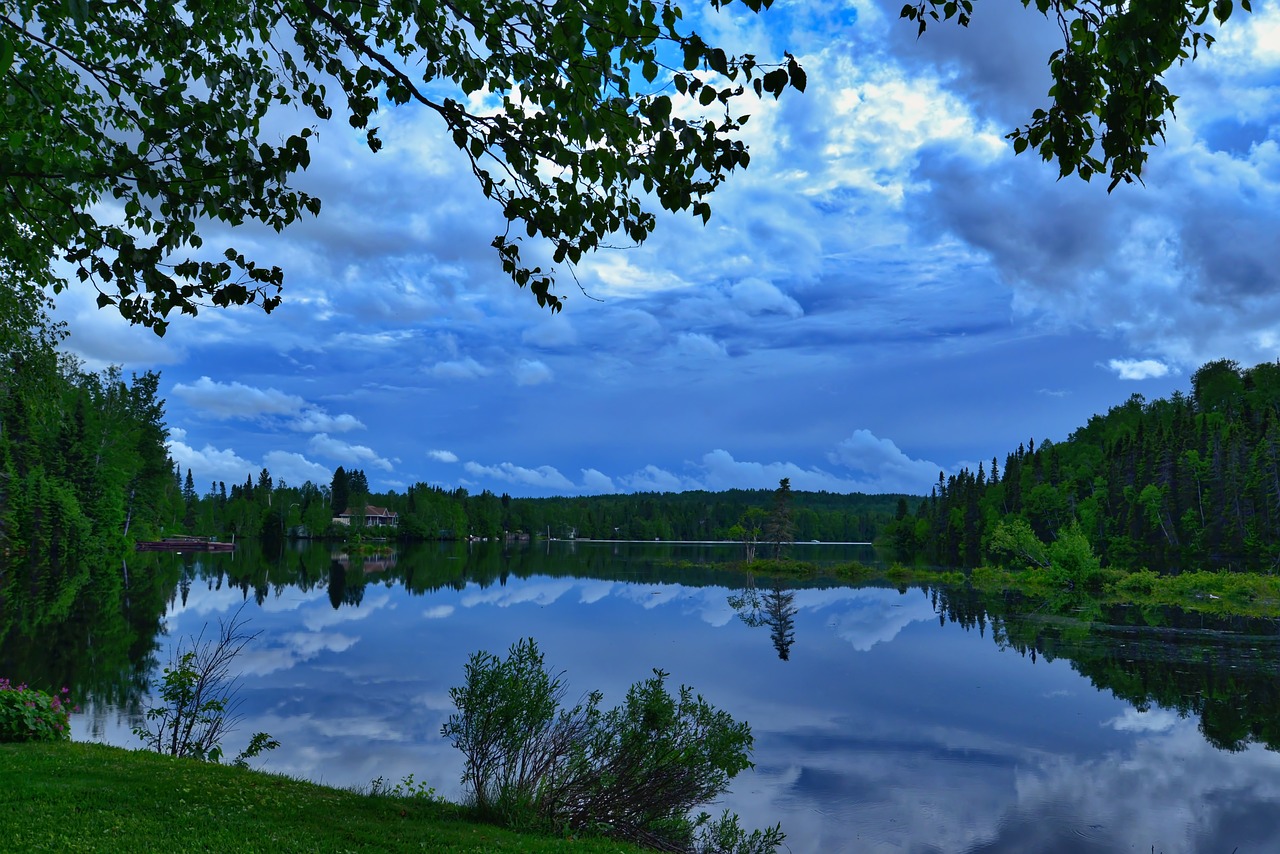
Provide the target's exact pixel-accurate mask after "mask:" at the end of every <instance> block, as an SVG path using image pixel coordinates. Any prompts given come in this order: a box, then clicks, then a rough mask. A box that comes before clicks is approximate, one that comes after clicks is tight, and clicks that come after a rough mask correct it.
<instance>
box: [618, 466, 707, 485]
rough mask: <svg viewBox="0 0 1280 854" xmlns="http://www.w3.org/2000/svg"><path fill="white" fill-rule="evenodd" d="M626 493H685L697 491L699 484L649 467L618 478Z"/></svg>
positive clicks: (655, 467)
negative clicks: (692, 490) (686, 491)
mask: <svg viewBox="0 0 1280 854" xmlns="http://www.w3.org/2000/svg"><path fill="white" fill-rule="evenodd" d="M618 483H620V484H622V487H623V489H624V490H625V491H626V492H683V491H685V490H687V489H697V488H698V484H697V482H696V481H693V480H691V479H688V478H682V477H680V476H679V475H675V474H672V473H671V472H669V471H666V470H665V469H660V468H658V467H657V466H655V465H652V464H650V465H647V466H645V467H644V468H642V469H641V470H640V471H638V472H635V473H634V474H630V475H627V476H625V477H620V478H618Z"/></svg>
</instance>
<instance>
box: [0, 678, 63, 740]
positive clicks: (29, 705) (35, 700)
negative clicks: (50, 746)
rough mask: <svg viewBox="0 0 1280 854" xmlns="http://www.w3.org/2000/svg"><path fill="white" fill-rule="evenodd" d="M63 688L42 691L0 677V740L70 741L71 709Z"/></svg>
mask: <svg viewBox="0 0 1280 854" xmlns="http://www.w3.org/2000/svg"><path fill="white" fill-rule="evenodd" d="M68 693H69V691H68V689H67V688H63V689H62V690H61V691H59V692H57V693H55V694H46V693H45V692H44V691H37V690H35V689H34V688H28V687H27V686H26V685H25V684H22V685H13V684H12V683H10V682H9V680H8V679H3V678H0V742H10V741H70V739H71V712H72V711H79V709H73V708H72V707H71V705H70V703H68V702H67V694H68Z"/></svg>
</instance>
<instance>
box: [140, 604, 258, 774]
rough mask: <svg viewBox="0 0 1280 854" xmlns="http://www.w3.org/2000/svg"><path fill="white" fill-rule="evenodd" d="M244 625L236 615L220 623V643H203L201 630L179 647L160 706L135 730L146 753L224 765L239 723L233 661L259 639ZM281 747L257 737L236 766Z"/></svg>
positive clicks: (162, 686) (163, 686)
mask: <svg viewBox="0 0 1280 854" xmlns="http://www.w3.org/2000/svg"><path fill="white" fill-rule="evenodd" d="M243 625H244V624H243V623H242V622H241V621H240V618H239V612H236V615H235V616H233V617H232V618H231V619H230V620H229V621H227V622H223V621H221V620H219V621H218V637H217V639H216V640H205V638H204V630H201V632H200V634H199V635H198V636H197V637H196V638H194V639H187V640H185V641H183V642H180V643H179V644H178V646H177V648H176V649H175V650H174V652H173V656H172V658H171V659H170V661H169V666H168V667H166V668H165V669H164V677H163V679H162V680H161V684H160V700H161V702H160V703H159V704H157V705H152V706H151V707H150V708H148V709H147V714H146V722H145V723H143V724H141V725H139V726H136V727H134V729H133V732H134V735H136V736H138V737H139V738H140V739H142V741H143V743H144V744H145V745H146V746H147V747H148V748H150V749H152V750H155V751H156V752H157V753H167V754H169V755H170V756H183V757H188V758H191V759H199V760H202V761H205V762H218V761H221V759H222V738H223V736H225V735H226V734H228V733H230V732H231V731H232V730H234V729H235V726H236V724H237V723H239V720H240V716H239V715H238V714H236V710H237V709H238V708H239V705H240V700H239V698H238V697H237V693H238V685H237V679H236V678H235V677H232V676H231V673H230V671H231V662H232V661H233V660H234V659H235V657H236V656H237V655H239V654H240V652H241V651H242V650H243V649H244V648H245V646H247V645H248V644H249V643H250V642H251V641H253V640H254V639H255V638H257V634H246V633H244V632H243V631H242V627H243ZM279 746H280V742H278V741H276V740H275V739H273V738H272V737H271V736H270V735H268V734H267V733H265V732H259V733H255V734H254V736H253V738H251V739H250V740H249V746H248V747H246V748H245V749H244V750H243V751H241V752H240V754H239V755H238V756H237V757H236V758H235V759H234V760H233V761H232V764H235V765H241V766H243V765H245V764H246V762H247V760H249V759H252V758H253V757H255V756H257V755H259V754H260V753H262V752H263V751H267V750H274V749H275V748H277V747H279Z"/></svg>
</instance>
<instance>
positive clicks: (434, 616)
mask: <svg viewBox="0 0 1280 854" xmlns="http://www.w3.org/2000/svg"><path fill="white" fill-rule="evenodd" d="M453 611H454V608H453V606H452V605H433V606H431V607H430V608H428V609H426V610H425V611H423V612H422V616H423V618H425V619H428V620H443V619H444V618H445V617H448V616H449V615H451V614H452V613H453Z"/></svg>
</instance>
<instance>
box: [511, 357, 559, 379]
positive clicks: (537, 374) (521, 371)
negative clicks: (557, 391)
mask: <svg viewBox="0 0 1280 854" xmlns="http://www.w3.org/2000/svg"><path fill="white" fill-rule="evenodd" d="M512 373H513V374H514V375H515V378H516V385H541V384H542V383H546V382H551V377H552V374H551V369H550V368H548V367H547V366H546V364H545V363H544V362H541V361H539V360H537V359H521V360H520V362H519V363H518V364H517V365H516V366H515V368H514V369H513V371H512Z"/></svg>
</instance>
